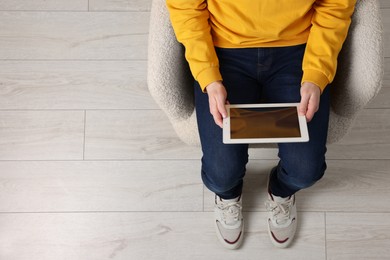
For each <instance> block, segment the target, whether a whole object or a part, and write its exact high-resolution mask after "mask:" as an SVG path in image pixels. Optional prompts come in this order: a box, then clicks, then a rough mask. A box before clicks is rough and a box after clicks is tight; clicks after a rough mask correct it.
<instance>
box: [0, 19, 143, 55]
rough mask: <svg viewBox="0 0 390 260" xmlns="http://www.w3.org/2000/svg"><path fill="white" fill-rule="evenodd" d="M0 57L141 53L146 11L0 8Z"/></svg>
mask: <svg viewBox="0 0 390 260" xmlns="http://www.w3.org/2000/svg"><path fill="white" fill-rule="evenodd" d="M0 24H1V27H0V36H1V37H0V59H25V60H26V59H27V60H29V59H44V60H47V59H65V60H69V59H76V60H80V59H82V60H85V59H99V60H101V59H120V60H123V59H146V51H147V38H148V36H147V33H148V29H149V13H148V12H127V13H124V12H0Z"/></svg>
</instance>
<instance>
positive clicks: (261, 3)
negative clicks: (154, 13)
mask: <svg viewBox="0 0 390 260" xmlns="http://www.w3.org/2000/svg"><path fill="white" fill-rule="evenodd" d="M355 3H356V0H294V1H293V0H279V1H271V0H241V1H233V0H167V7H168V9H169V12H170V18H171V21H172V25H173V28H174V30H175V34H176V37H177V39H178V41H180V42H181V43H182V44H183V45H184V46H185V49H186V52H185V56H186V59H187V61H188V63H189V65H190V69H191V72H192V74H193V76H194V78H195V80H196V81H195V105H196V112H197V119H198V127H199V134H200V138H201V144H202V151H203V157H202V179H203V182H204V184H205V186H206V187H207V188H208V189H210V190H211V191H212V192H214V193H215V227H216V232H217V236H218V238H219V240H220V241H221V243H222V245H223V246H225V247H226V248H230V249H236V248H238V247H239V246H240V244H241V242H242V239H243V230H244V220H243V218H242V213H241V209H242V197H241V193H242V186H243V179H244V175H245V166H246V164H247V162H248V145H246V144H242V145H232V144H229V145H225V144H223V143H222V130H221V127H222V119H223V118H224V117H226V109H225V104H226V103H227V102H229V103H231V104H239V103H260V102H267V103H293V102H299V103H300V105H299V113H300V114H301V115H305V116H306V119H307V121H308V130H309V136H310V141H309V142H308V143H289V144H287V143H286V144H278V146H279V154H278V155H279V158H280V161H279V164H278V165H277V166H276V167H275V168H274V169H272V170H271V173H270V177H269V182H268V194H269V200H268V202H267V210H268V211H269V212H270V213H269V218H268V227H269V236H270V239H271V241H272V243H273V244H274V245H275V246H277V247H287V246H288V245H289V244H290V243H291V241H292V240H293V237H294V234H295V230H296V225H297V216H296V203H295V193H296V192H298V191H299V190H301V189H304V188H308V187H310V186H311V185H313V184H314V183H315V182H316V181H318V180H319V179H320V178H321V177H322V176H323V175H324V173H325V170H326V162H325V153H326V138H327V129H328V120H329V90H328V88H327V85H328V84H329V83H331V82H332V80H333V78H334V76H335V73H336V67H337V56H338V54H339V52H340V50H341V47H342V44H343V42H344V40H345V38H346V35H347V33H348V28H349V25H350V19H351V16H352V13H353V10H354V6H355Z"/></svg>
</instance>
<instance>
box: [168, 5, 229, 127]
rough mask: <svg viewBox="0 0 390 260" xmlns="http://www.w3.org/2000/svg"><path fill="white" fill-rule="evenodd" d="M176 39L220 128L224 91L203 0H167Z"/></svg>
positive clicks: (224, 100) (223, 111) (223, 113)
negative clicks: (182, 48) (182, 47)
mask: <svg viewBox="0 0 390 260" xmlns="http://www.w3.org/2000/svg"><path fill="white" fill-rule="evenodd" d="M167 7H168V10H169V13H170V19H171V22H172V26H173V29H174V31H175V34H176V38H177V40H178V41H179V42H181V43H182V44H183V45H184V46H185V49H186V51H185V56H186V59H187V61H188V63H189V65H190V69H191V72H192V75H193V76H194V78H195V79H196V80H197V81H198V82H199V84H200V86H201V88H202V90H203V92H206V89H207V94H208V97H209V105H210V113H211V114H212V115H213V117H214V121H215V123H216V124H217V125H219V126H220V127H222V118H225V117H226V115H227V112H226V109H225V103H226V97H227V93H226V90H225V87H224V86H223V84H222V76H221V74H220V72H219V62H218V58H217V54H216V53H215V49H214V43H213V39H212V36H211V32H210V31H211V28H210V24H209V12H208V10H207V2H206V0H167Z"/></svg>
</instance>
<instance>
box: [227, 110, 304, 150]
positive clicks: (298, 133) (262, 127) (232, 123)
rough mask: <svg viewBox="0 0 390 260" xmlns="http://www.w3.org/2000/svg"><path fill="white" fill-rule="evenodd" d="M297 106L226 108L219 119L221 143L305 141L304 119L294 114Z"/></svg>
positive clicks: (296, 113)
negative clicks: (221, 123)
mask: <svg viewBox="0 0 390 260" xmlns="http://www.w3.org/2000/svg"><path fill="white" fill-rule="evenodd" d="M298 105H299V103H281V104H245V105H244V104H240V105H227V106H226V109H227V113H228V115H227V117H226V118H225V119H224V120H223V142H224V143H225V144H239V143H292V142H307V141H309V134H308V131H307V123H306V118H305V116H299V115H298Z"/></svg>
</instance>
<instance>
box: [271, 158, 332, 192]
mask: <svg viewBox="0 0 390 260" xmlns="http://www.w3.org/2000/svg"><path fill="white" fill-rule="evenodd" d="M325 170H326V162H325V161H324V162H323V163H322V164H313V163H308V164H305V165H302V167H296V168H293V169H288V170H286V169H284V168H283V167H280V168H279V169H278V179H279V181H281V182H283V183H284V184H285V185H286V186H288V187H289V188H290V189H291V190H293V191H295V192H297V191H299V190H302V189H306V188H309V187H311V186H312V185H314V184H315V183H316V182H317V181H319V180H320V179H321V178H322V177H323V176H324V174H325Z"/></svg>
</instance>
